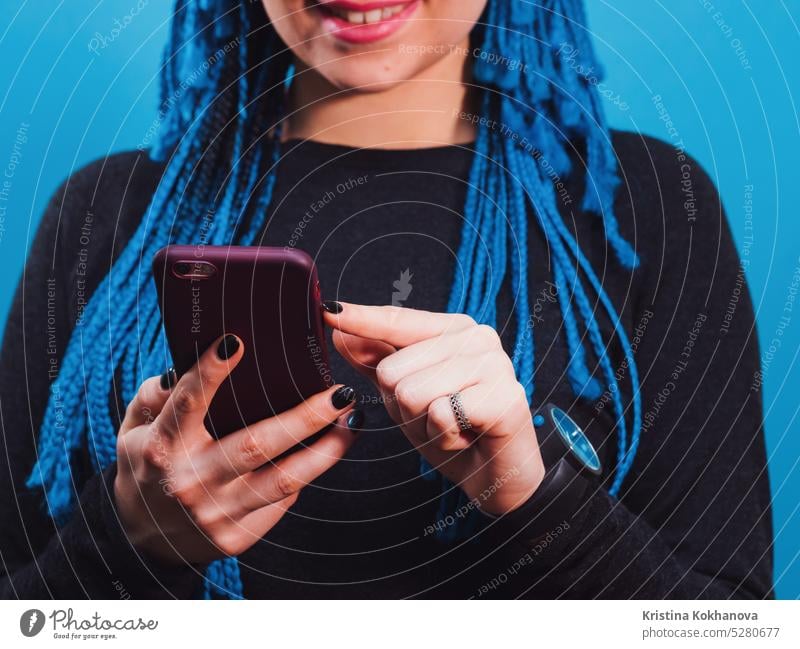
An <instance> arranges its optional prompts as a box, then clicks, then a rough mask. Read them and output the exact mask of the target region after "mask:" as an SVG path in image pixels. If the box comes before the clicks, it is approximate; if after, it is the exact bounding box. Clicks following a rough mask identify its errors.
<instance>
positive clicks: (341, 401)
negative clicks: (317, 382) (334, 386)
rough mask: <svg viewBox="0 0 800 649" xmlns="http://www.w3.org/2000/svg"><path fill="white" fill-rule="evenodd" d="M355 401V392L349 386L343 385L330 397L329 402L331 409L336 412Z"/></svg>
mask: <svg viewBox="0 0 800 649" xmlns="http://www.w3.org/2000/svg"><path fill="white" fill-rule="evenodd" d="M355 400H356V391H355V390H354V389H353V388H351V387H350V386H349V385H343V386H342V387H341V388H339V389H338V390H336V392H334V393H333V396H332V397H331V402H332V403H333V407H334V408H336V409H337V410H341V409H342V408H346V407H347V406H349V405H350V404H351V403H353V401H355Z"/></svg>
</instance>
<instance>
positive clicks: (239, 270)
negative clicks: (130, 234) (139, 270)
mask: <svg viewBox="0 0 800 649" xmlns="http://www.w3.org/2000/svg"><path fill="white" fill-rule="evenodd" d="M153 277H154V279H155V282H156V287H157V290H158V298H159V305H160V307H161V315H162V318H163V320H164V329H165V332H166V336H167V341H168V343H169V348H170V351H171V353H172V359H173V362H174V364H175V371H176V372H177V374H178V376H179V377H180V376H181V375H182V374H183V373H184V372H186V371H187V370H188V369H189V368H191V367H192V365H194V364H195V363H196V362H197V360H198V358H199V357H200V355H201V354H202V353H203V352H204V351H205V350H206V349H207V348H208V347H209V345H211V344H212V343H213V342H214V341H215V340H216V339H217V338H219V337H220V336H222V335H223V334H229V333H232V334H236V335H237V336H239V338H241V339H242V341H243V342H244V349H245V352H244V357H243V358H242V360H241V362H240V363H239V365H237V366H236V368H235V369H234V370H233V372H231V375H230V377H228V379H227V380H226V381H225V382H224V383H223V385H222V386H221V387H220V389H219V391H218V392H217V394H216V396H215V397H214V399H213V400H212V402H211V406H210V408H209V412H208V417H207V419H206V424H207V426H208V429H209V431H210V432H211V434H212V435H215V436H216V437H221V436H223V435H226V434H228V433H231V432H233V431H235V430H238V429H240V428H242V427H244V426H245V425H247V424H252V423H255V422H256V421H259V420H261V419H264V418H265V417H271V416H273V415H276V414H279V413H281V412H283V411H285V410H287V409H289V408H291V407H293V406H295V405H297V404H298V403H300V402H301V401H303V400H305V399H306V398H308V397H309V396H311V395H312V394H315V393H317V392H320V391H322V390H324V389H325V388H327V387H328V386H329V385H331V384H332V379H331V375H330V370H329V367H328V353H327V349H326V344H325V333H324V328H323V322H322V311H321V308H320V288H319V281H318V280H317V272H316V269H315V268H314V263H313V261H312V259H311V258H310V257H309V256H308V255H307V254H306V253H304V252H302V251H300V250H296V249H290V248H269V247H244V246H167V247H166V248H162V249H161V250H159V251H158V252H157V253H156V255H155V257H154V258H153Z"/></svg>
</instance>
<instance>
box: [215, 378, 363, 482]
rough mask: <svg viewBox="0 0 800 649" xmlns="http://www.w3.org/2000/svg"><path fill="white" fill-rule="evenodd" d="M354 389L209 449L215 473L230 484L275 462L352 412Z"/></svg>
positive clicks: (317, 399)
mask: <svg viewBox="0 0 800 649" xmlns="http://www.w3.org/2000/svg"><path fill="white" fill-rule="evenodd" d="M356 397H357V395H356V392H355V390H353V388H351V387H348V386H344V385H337V386H333V387H331V388H328V389H327V390H325V391H323V392H319V393H317V394H315V395H313V396H311V397H309V398H308V399H307V400H306V401H303V402H302V403H301V404H299V405H297V406H295V407H294V408H291V409H290V410H287V411H286V412H283V413H281V414H279V415H276V416H275V417H270V418H268V419H263V420H262V421H260V422H258V423H256V424H252V425H251V426H248V427H247V428H243V429H242V430H239V431H237V432H235V433H231V434H230V435H226V436H225V437H223V438H222V439H221V440H219V442H218V443H216V444H214V445H213V446H212V447H210V448H209V450H208V452H209V453H210V462H211V467H212V469H211V470H212V471H213V473H214V475H215V477H217V478H218V479H219V480H222V481H224V482H230V481H233V480H235V479H236V478H238V477H239V476H242V475H244V474H246V473H250V472H251V471H254V470H255V469H258V468H259V467H261V466H263V465H264V464H266V463H268V462H269V461H270V460H274V459H276V458H277V457H279V456H280V455H281V454H283V453H285V452H286V451H288V450H289V449H290V448H292V447H293V446H295V445H296V444H298V443H299V442H302V441H303V440H304V439H307V438H309V437H311V436H312V435H314V434H315V433H318V432H319V431H320V430H322V429H323V428H325V427H326V426H329V425H330V424H331V423H332V422H334V421H335V420H336V418H337V417H339V416H340V415H341V414H342V413H345V412H348V411H349V410H351V409H352V408H353V403H354V402H355V400H356Z"/></svg>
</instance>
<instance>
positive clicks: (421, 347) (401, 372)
mask: <svg viewBox="0 0 800 649" xmlns="http://www.w3.org/2000/svg"><path fill="white" fill-rule="evenodd" d="M501 349H502V344H501V342H500V337H499V336H498V335H497V332H496V331H495V330H494V328H493V327H490V326H488V325H478V326H475V327H467V328H466V329H461V330H459V331H456V332H453V333H447V334H443V335H441V336H438V337H436V338H428V339H427V340H423V341H421V342H418V343H414V344H413V345H409V346H408V347H404V348H403V349H401V350H399V351H398V352H396V353H394V354H391V355H390V356H387V357H385V358H384V359H383V360H381V361H380V363H379V364H378V367H377V368H376V372H375V373H376V377H377V380H378V383H379V385H380V387H381V389H384V390H388V391H392V392H393V391H394V389H395V388H396V387H397V384H398V383H399V382H400V381H401V380H402V379H403V378H404V377H406V376H409V375H410V374H414V373H416V372H419V371H421V370H423V369H425V368H427V367H431V366H433V365H437V364H439V363H442V362H445V361H446V360H448V359H450V358H455V357H457V356H459V355H463V354H479V353H481V352H490V351H496V350H501Z"/></svg>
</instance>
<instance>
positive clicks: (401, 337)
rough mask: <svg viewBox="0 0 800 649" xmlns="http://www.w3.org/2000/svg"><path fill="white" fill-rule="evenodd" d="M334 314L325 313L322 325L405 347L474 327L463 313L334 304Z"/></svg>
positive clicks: (345, 303)
mask: <svg viewBox="0 0 800 649" xmlns="http://www.w3.org/2000/svg"><path fill="white" fill-rule="evenodd" d="M337 304H338V305H339V306H340V307H341V309H338V313H334V312H333V311H330V310H326V312H325V322H327V323H328V325H330V326H331V327H333V328H334V329H338V330H339V331H343V332H344V333H348V334H353V335H355V336H361V337H362V338H371V339H372V340H380V341H383V342H385V343H388V344H389V345H393V346H394V347H397V348H400V347H407V346H408V345H413V344H414V343H418V342H420V341H422V340H427V339H429V338H435V337H436V336H441V335H442V334H445V333H452V332H454V331H460V330H461V329H465V328H467V327H469V326H472V325H474V324H475V321H474V320H473V319H472V318H470V317H469V316H468V315H465V314H463V313H434V312H432V311H422V310H418V309H408V308H405V307H399V306H365V305H363V304H351V303H348V302H338V303H337Z"/></svg>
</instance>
